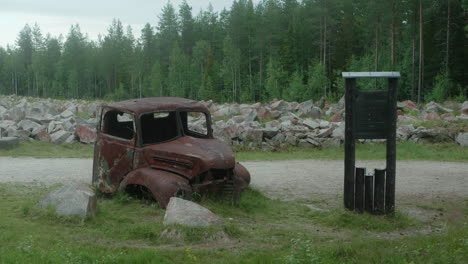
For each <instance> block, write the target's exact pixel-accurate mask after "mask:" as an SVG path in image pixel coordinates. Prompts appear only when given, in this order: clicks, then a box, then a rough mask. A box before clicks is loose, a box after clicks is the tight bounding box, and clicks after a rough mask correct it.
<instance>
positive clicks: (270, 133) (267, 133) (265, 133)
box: [263, 127, 279, 139]
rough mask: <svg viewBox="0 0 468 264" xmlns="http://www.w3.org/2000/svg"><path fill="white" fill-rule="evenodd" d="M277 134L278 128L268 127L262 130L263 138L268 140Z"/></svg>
mask: <svg viewBox="0 0 468 264" xmlns="http://www.w3.org/2000/svg"><path fill="white" fill-rule="evenodd" d="M278 132H279V128H278V127H268V128H264V129H263V136H264V137H265V138H268V139H272V138H273V137H274V136H276V135H277V134H278Z"/></svg>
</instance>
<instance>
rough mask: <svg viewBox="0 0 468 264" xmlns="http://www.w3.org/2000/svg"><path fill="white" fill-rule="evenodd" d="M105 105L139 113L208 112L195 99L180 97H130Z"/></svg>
mask: <svg viewBox="0 0 468 264" xmlns="http://www.w3.org/2000/svg"><path fill="white" fill-rule="evenodd" d="M105 106H107V107H111V108H115V109H118V110H121V111H124V112H132V113H134V114H137V115H139V114H143V113H148V112H156V111H175V110H187V111H199V112H208V108H206V107H205V106H204V105H203V104H201V103H199V102H197V101H194V100H190V99H185V98H178V97H151V98H140V99H130V100H125V101H120V102H115V103H112V104H108V105H105Z"/></svg>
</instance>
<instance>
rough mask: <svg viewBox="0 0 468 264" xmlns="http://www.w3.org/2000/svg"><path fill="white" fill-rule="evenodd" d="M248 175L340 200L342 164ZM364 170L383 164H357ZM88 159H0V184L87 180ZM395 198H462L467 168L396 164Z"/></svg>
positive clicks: (261, 165) (289, 166)
mask: <svg viewBox="0 0 468 264" xmlns="http://www.w3.org/2000/svg"><path fill="white" fill-rule="evenodd" d="M243 164H244V165H245V166H246V167H247V168H248V169H249V171H250V172H251V174H252V186H254V187H256V188H258V189H260V190H262V191H263V192H265V193H266V194H267V195H268V196H270V197H273V198H281V199H288V200H289V199H294V200H295V199H306V200H314V199H317V198H320V199H323V198H328V197H336V196H340V195H341V193H342V188H343V165H344V164H343V161H323V160H288V161H259V162H243ZM357 166H364V167H366V168H368V170H369V169H373V168H382V167H384V166H385V164H384V162H383V161H364V162H358V163H357ZM91 170H92V160H90V159H35V158H0V182H17V183H37V184H46V185H50V184H55V183H65V182H83V183H89V182H90V181H91ZM396 182H397V186H396V192H397V197H399V198H400V199H401V198H402V197H405V198H408V197H412V198H415V199H419V198H442V197H453V198H466V197H468V163H459V162H429V161H399V162H397V178H396Z"/></svg>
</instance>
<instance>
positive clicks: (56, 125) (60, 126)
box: [47, 121, 65, 134]
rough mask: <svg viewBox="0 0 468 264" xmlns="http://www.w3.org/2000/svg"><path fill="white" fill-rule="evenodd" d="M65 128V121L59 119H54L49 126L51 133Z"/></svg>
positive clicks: (48, 129)
mask: <svg viewBox="0 0 468 264" xmlns="http://www.w3.org/2000/svg"><path fill="white" fill-rule="evenodd" d="M64 129H65V128H64V127H63V123H62V122H59V121H52V122H50V123H49V125H48V127H47V132H48V133H49V134H52V133H54V132H57V131H59V130H64Z"/></svg>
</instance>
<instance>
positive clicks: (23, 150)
mask: <svg viewBox="0 0 468 264" xmlns="http://www.w3.org/2000/svg"><path fill="white" fill-rule="evenodd" d="M385 151H386V150H385V144H377V143H375V144H374V143H372V144H367V143H366V144H356V159H360V160H384V159H385V153H386V152H385ZM0 157H35V158H92V157H93V145H85V144H80V143H74V144H68V145H67V144H50V143H45V142H38V141H33V142H24V143H21V144H20V145H19V146H18V147H15V148H13V149H10V150H1V151H0ZM343 158H344V148H343V147H340V148H333V147H332V148H322V149H302V148H287V149H284V150H280V151H275V152H264V151H237V152H236V159H238V160H239V161H251V160H258V161H261V160H292V159H325V160H342V159H343ZM397 159H398V160H434V161H461V162H466V161H468V151H467V150H466V148H463V147H461V146H459V145H457V144H455V143H438V144H417V143H410V142H401V143H398V145H397Z"/></svg>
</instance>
